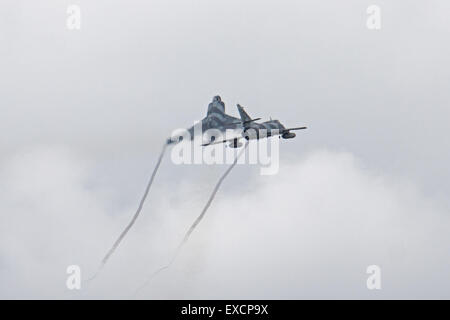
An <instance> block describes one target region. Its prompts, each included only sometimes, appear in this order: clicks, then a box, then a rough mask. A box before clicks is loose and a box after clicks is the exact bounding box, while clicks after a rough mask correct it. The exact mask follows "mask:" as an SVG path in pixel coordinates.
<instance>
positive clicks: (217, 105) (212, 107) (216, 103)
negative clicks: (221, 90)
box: [206, 96, 225, 116]
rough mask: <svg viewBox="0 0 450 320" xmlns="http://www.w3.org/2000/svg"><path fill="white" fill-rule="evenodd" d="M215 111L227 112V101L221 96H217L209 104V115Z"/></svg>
mask: <svg viewBox="0 0 450 320" xmlns="http://www.w3.org/2000/svg"><path fill="white" fill-rule="evenodd" d="M213 113H225V103H223V101H222V99H221V98H220V96H215V97H214V98H213V101H212V102H211V103H210V104H209V105H208V111H207V113H206V115H207V116H209V115H211V114H213Z"/></svg>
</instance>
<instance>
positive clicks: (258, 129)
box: [202, 104, 307, 148]
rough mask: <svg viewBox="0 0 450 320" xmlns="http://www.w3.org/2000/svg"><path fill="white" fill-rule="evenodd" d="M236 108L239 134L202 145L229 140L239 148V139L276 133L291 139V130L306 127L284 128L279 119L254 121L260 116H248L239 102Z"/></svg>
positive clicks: (249, 138)
mask: <svg viewBox="0 0 450 320" xmlns="http://www.w3.org/2000/svg"><path fill="white" fill-rule="evenodd" d="M237 108H238V111H239V115H240V117H241V124H242V127H243V131H242V133H241V136H239V137H235V138H231V139H226V140H220V141H214V140H212V141H211V142H209V143H204V144H202V146H209V145H212V144H218V143H227V142H231V143H230V144H229V146H230V147H231V148H239V147H241V146H242V143H241V142H239V140H240V139H246V140H257V139H261V138H268V137H271V136H275V135H278V136H280V137H281V138H283V139H292V138H295V136H296V134H295V133H294V132H291V131H294V130H303V129H306V128H307V127H296V128H286V127H285V126H284V125H282V124H281V122H280V121H278V120H272V119H270V120H269V121H266V122H263V123H256V122H255V121H257V120H260V118H257V119H252V118H250V116H249V115H248V114H247V112H245V110H244V108H243V107H242V106H241V105H239V104H238V105H237Z"/></svg>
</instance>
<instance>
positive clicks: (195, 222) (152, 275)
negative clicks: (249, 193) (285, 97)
mask: <svg viewBox="0 0 450 320" xmlns="http://www.w3.org/2000/svg"><path fill="white" fill-rule="evenodd" d="M247 146H248V141H247V142H246V143H245V145H244V148H242V149H241V150H240V151H239V153H238V154H237V156H236V158H235V159H234V161H233V163H232V164H231V165H230V167H229V168H228V169H227V171H225V173H224V174H223V175H222V176H221V177H220V179H219V181H218V182H217V184H216V186H215V187H214V189H213V192H212V193H211V195H210V196H209V199H208V202H206V205H205V207H204V208H203V210H202V212H201V213H200V215H199V216H198V217H197V219H195V221H194V223H193V224H192V225H191V227H190V228H189V230H188V231H187V232H186V234H185V235H184V238H183V241H181V243H180V244H179V245H178V247H177V249H176V251H175V254H174V255H173V257H172V259H171V260H170V262H169V263H168V264H166V265H165V266H163V267H161V268H159V269H158V270H156V271H155V272H153V273H152V274H151V276H150V278H149V279H148V280H147V281H146V282H145V283H144V284H143V285H142V286H141V287H139V288H138V289H137V290H136V292H135V295H136V294H138V293H139V291H140V290H141V289H142V288H144V287H145V286H147V285H148V284H149V282H150V281H151V280H152V279H153V278H154V277H155V276H157V275H158V274H159V273H160V272H161V271H163V270H165V269H168V268H169V267H170V266H171V265H172V264H173V262H174V261H175V259H176V258H177V256H178V254H179V253H180V251H181V248H182V247H183V245H184V244H185V243H186V242H187V241H188V239H189V237H190V235H191V234H192V232H193V231H194V230H195V228H196V227H197V225H198V224H199V223H200V221H202V219H203V217H204V216H205V214H206V211H208V208H209V206H210V205H211V203H212V201H213V200H214V198H215V196H216V193H217V191H218V190H219V188H220V185H221V184H222V182H223V180H225V178H226V177H227V176H228V174H229V173H230V172H231V170H233V168H234V166H235V165H236V164H237V161H238V159H239V157H240V156H241V155H242V153H243V152H244V151H245V149H246V148H247Z"/></svg>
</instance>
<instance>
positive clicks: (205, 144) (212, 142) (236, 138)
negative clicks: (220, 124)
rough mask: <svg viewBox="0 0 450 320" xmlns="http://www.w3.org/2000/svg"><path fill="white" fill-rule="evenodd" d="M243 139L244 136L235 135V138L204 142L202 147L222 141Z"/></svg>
mask: <svg viewBox="0 0 450 320" xmlns="http://www.w3.org/2000/svg"><path fill="white" fill-rule="evenodd" d="M240 139H242V137H235V138H231V139H225V140H218V141H215V140H214V141H211V142H208V143H204V144H202V147H206V146H212V145H213V144H220V143H227V142H232V141H234V140H240Z"/></svg>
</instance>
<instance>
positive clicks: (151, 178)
mask: <svg viewBox="0 0 450 320" xmlns="http://www.w3.org/2000/svg"><path fill="white" fill-rule="evenodd" d="M166 147H167V143H164V145H163V147H162V150H161V153H160V154H159V158H158V161H157V162H156V166H155V169H153V173H152V175H151V177H150V180H149V182H148V184H147V187H146V188H145V192H144V195H143V196H142V199H141V202H140V203H139V207H138V209H137V210H136V213H135V214H134V216H133V218H132V219H131V221H130V223H129V224H128V225H127V226H126V228H125V229H124V230H123V231H122V233H121V234H120V236H119V238H118V239H117V240H116V242H114V244H113V246H112V248H111V249H109V251H108V253H107V254H106V255H105V257H104V258H103V260H102V263H101V265H100V268H99V270H98V271H97V274H98V272H99V271H100V270H101V269H102V268H103V267H104V265H105V264H106V262H107V261H108V259H109V258H110V257H111V255H112V254H113V253H114V251H115V250H116V248H117V247H118V246H119V244H120V242H121V241H122V240H123V238H124V237H125V236H126V234H127V233H128V231H129V230H130V229H131V227H132V226H133V224H134V223H135V222H136V219H137V218H138V216H139V214H140V213H141V210H142V207H143V206H144V202H145V199H146V198H147V195H148V192H149V190H150V187H151V186H152V183H153V180H154V179H155V176H156V172H157V171H158V168H159V165H160V164H161V160H162V158H163V156H164V153H165V151H166ZM97 274H96V275H97ZM96 275H94V277H95V276H96ZM94 277H92V278H94Z"/></svg>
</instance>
